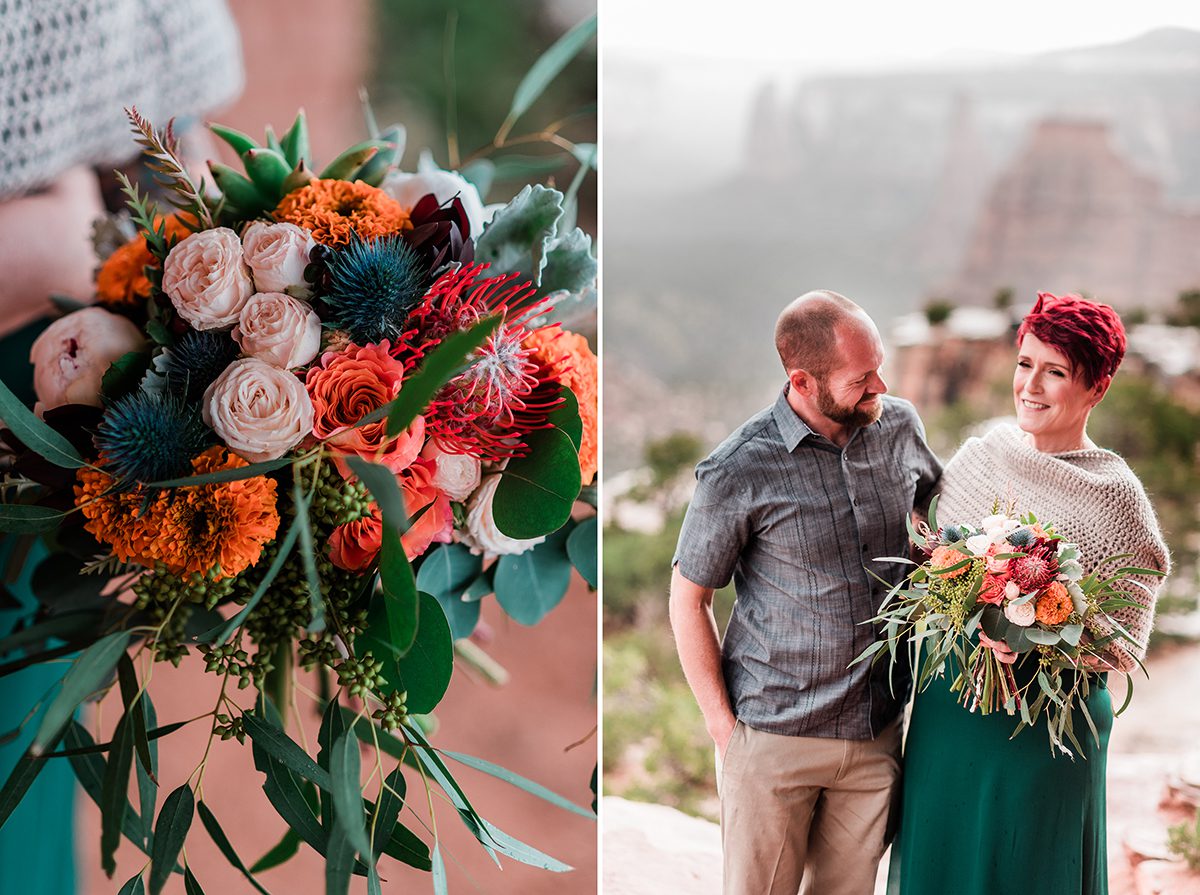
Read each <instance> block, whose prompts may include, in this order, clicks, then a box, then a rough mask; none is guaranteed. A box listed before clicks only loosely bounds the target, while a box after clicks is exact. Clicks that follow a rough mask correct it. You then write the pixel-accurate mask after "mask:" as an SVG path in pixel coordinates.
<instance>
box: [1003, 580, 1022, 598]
mask: <svg viewBox="0 0 1200 895" xmlns="http://www.w3.org/2000/svg"><path fill="white" fill-rule="evenodd" d="M1004 596H1006V597H1007V598H1008V599H1010V600H1015V599H1016V598H1017V597H1019V596H1021V588H1020V587H1019V586H1018V585H1017V582H1015V581H1006V582H1004Z"/></svg>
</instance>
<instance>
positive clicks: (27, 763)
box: [0, 728, 66, 827]
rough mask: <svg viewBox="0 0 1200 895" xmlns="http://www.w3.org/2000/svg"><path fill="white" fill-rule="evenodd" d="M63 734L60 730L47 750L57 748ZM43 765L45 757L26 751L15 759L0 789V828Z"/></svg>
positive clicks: (63, 730)
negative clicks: (15, 761) (14, 764)
mask: <svg viewBox="0 0 1200 895" xmlns="http://www.w3.org/2000/svg"><path fill="white" fill-rule="evenodd" d="M65 734H66V729H65V728H64V729H60V730H59V731H58V732H57V733H56V734H55V735H54V738H53V739H52V740H51V741H50V743H49V744H48V745H49V748H51V749H53V748H54V747H55V746H57V745H58V741H59V740H61V739H62V738H63V736H64V735H65ZM45 763H46V756H45V755H34V754H33V753H32V752H31V751H28V750H27V751H26V752H25V754H24V755H22V756H21V757H20V758H19V759H17V763H16V766H15V767H14V768H13V769H12V773H10V774H9V775H8V779H7V780H5V781H4V786H3V787H2V788H0V827H3V826H4V824H5V822H6V821H7V820H8V818H9V816H10V815H11V814H12V813H13V811H14V810H15V809H16V807H17V805H19V804H20V803H21V799H23V798H24V797H25V793H27V792H28V791H29V787H30V786H32V785H33V781H34V780H36V779H37V775H38V774H40V773H41V772H42V768H43V767H44V766H45Z"/></svg>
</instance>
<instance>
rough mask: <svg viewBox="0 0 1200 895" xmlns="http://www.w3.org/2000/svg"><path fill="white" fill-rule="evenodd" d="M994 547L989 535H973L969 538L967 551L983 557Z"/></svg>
mask: <svg viewBox="0 0 1200 895" xmlns="http://www.w3.org/2000/svg"><path fill="white" fill-rule="evenodd" d="M991 546H992V539H991V538H989V537H988V536H987V535H972V536H971V537H969V538H967V549H968V550H970V551H971V553H973V554H974V555H975V556H983V555H984V554H985V553H987V551H988V547H991Z"/></svg>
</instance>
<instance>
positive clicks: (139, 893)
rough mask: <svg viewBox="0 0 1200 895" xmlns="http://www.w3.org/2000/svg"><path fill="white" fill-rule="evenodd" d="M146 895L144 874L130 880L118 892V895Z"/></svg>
mask: <svg viewBox="0 0 1200 895" xmlns="http://www.w3.org/2000/svg"><path fill="white" fill-rule="evenodd" d="M145 893H146V886H145V884H144V883H143V882H142V874H141V873H138V875H137V876H135V877H133V878H132V879H130V880H129V881H128V882H126V883H125V885H123V886H121V889H120V891H118V892H117V895H145Z"/></svg>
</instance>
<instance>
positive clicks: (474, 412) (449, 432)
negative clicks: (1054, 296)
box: [409, 264, 561, 460]
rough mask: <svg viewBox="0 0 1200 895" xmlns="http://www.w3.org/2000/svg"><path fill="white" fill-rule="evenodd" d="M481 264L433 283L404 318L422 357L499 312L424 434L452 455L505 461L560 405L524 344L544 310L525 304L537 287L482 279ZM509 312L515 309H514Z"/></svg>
mask: <svg viewBox="0 0 1200 895" xmlns="http://www.w3.org/2000/svg"><path fill="white" fill-rule="evenodd" d="M485 270H487V265H486V264H469V265H466V266H464V267H460V268H459V269H457V270H452V271H449V272H447V273H445V274H443V275H442V276H441V277H439V278H438V280H437V282H435V283H434V284H433V286H432V287H431V288H430V289H429V292H428V293H427V294H426V296H425V298H424V299H423V300H422V301H421V304H420V305H418V306H417V307H416V308H415V309H414V310H413V311H412V313H411V314H410V315H409V322H410V323H411V324H412V325H413V326H415V327H416V329H417V331H418V333H419V336H418V338H417V340H416V341H417V344H418V346H419V347H418V348H417V351H418V353H420V354H425V353H427V352H428V351H429V349H430V348H432V347H433V345H435V344H436V343H437V342H440V341H441V340H442V339H444V338H445V337H446V336H447V335H449V334H450V333H452V332H456V331H459V330H463V329H467V328H468V327H470V326H472V325H474V324H475V323H478V322H479V321H480V320H482V319H483V318H485V317H489V316H493V315H496V314H499V315H501V316H502V317H503V322H502V323H501V324H500V326H499V327H498V328H497V329H496V331H495V332H494V333H493V334H492V336H491V337H490V338H489V339H488V341H487V342H486V343H485V344H484V345H483V346H482V347H481V348H480V349H479V350H478V351H477V352H476V354H475V358H474V362H473V363H472V364H471V366H470V368H469V369H467V370H466V371H465V372H463V373H462V374H460V375H459V376H457V377H455V378H454V379H452V380H451V381H450V382H449V383H448V384H447V385H446V387H445V388H444V389H442V391H441V392H440V393H439V394H438V396H437V397H436V398H435V399H434V400H433V402H432V403H431V404H430V405H429V410H428V412H427V413H426V416H425V431H426V433H427V434H428V435H429V436H431V437H435V438H438V439H439V440H441V442H442V443H443V445H445V446H446V449H447V450H448V451H449V452H450V453H463V454H474V455H476V456H478V457H481V458H483V459H489V460H504V459H507V458H510V457H518V456H521V455H522V453H523V452H524V449H525V447H526V445H525V444H524V443H523V442H522V441H521V436H523V435H525V434H527V433H529V432H531V431H533V430H534V429H540V428H544V427H545V426H546V425H548V424H547V422H546V416H547V414H548V413H549V412H550V410H551V409H553V408H554V407H555V406H557V405H558V404H559V403H560V402H561V398H560V397H559V388H558V386H557V383H551V382H549V380H548V378H547V377H548V376H549V373H550V371H548V370H547V369H546V367H545V366H544V365H543V364H540V363H538V361H537V360H536V358H534V357H533V354H534V349H533V348H531V347H527V346H525V345H524V344H523V343H524V341H525V339H526V338H527V337H528V336H529V334H530V332H531V330H530V329H529V327H528V325H527V324H528V323H529V321H530V320H531V319H532V318H533V317H536V316H537V315H538V314H543V313H545V312H546V311H547V310H549V308H548V306H547V304H546V302H545V301H544V300H543V301H540V302H532V303H531V302H530V301H529V299H530V298H531V297H532V296H533V295H534V293H535V291H536V290H535V289H534V288H533V287H532V286H531V285H530V284H529V283H528V282H524V283H519V284H518V283H515V282H514V281H515V280H516V279H517V278H518V277H519V274H515V273H510V274H504V275H502V276H496V277H485V278H481V276H480V275H481V274H482V273H483V272H484V271H485ZM514 308H518V310H516V311H514V310H513V309H514Z"/></svg>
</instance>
